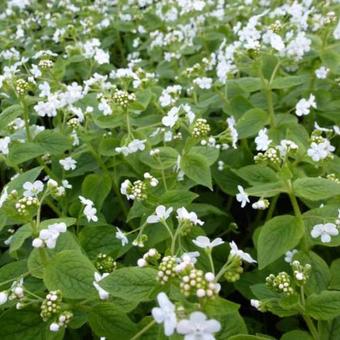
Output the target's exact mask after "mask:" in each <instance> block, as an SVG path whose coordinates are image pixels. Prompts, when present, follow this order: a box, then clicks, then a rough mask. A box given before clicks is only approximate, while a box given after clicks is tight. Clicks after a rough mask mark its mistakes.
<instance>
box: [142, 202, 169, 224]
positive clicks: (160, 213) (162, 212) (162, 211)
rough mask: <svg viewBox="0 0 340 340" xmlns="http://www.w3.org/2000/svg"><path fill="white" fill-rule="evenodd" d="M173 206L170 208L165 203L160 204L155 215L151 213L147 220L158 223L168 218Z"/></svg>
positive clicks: (150, 222)
mask: <svg viewBox="0 0 340 340" xmlns="http://www.w3.org/2000/svg"><path fill="white" fill-rule="evenodd" d="M172 211H173V208H171V207H170V208H168V209H166V207H165V206H164V205H159V206H158V207H157V208H156V210H155V214H154V215H150V216H149V217H148V218H147V220H146V222H147V223H149V224H153V223H158V222H160V221H161V220H164V221H165V220H166V219H168V217H169V216H170V214H171V213H172Z"/></svg>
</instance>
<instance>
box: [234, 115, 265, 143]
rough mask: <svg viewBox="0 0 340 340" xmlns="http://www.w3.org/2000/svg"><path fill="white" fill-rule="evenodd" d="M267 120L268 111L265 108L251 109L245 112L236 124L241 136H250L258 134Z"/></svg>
mask: <svg viewBox="0 0 340 340" xmlns="http://www.w3.org/2000/svg"><path fill="white" fill-rule="evenodd" d="M267 121H268V113H267V112H266V111H264V110H260V109H251V110H249V111H247V112H245V113H244V114H243V115H242V117H241V118H240V119H239V121H238V122H237V125H236V129H237V131H238V134H239V138H248V137H252V136H254V135H256V134H257V133H258V131H259V130H260V129H261V128H263V126H264V125H265V124H266V123H267Z"/></svg>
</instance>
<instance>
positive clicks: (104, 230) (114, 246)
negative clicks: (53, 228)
mask: <svg viewBox="0 0 340 340" xmlns="http://www.w3.org/2000/svg"><path fill="white" fill-rule="evenodd" d="M79 242H80V244H81V246H82V248H83V249H84V250H85V252H86V253H87V255H88V256H89V257H90V258H93V259H95V258H96V256H97V255H98V254H99V253H104V254H109V255H110V256H113V257H117V256H121V255H123V254H124V253H126V252H127V251H128V250H129V249H130V246H129V245H126V246H125V247H122V244H121V242H120V241H119V240H118V239H117V238H116V228H114V227H113V226H108V225H105V226H88V227H85V228H84V229H82V231H81V232H80V233H79Z"/></svg>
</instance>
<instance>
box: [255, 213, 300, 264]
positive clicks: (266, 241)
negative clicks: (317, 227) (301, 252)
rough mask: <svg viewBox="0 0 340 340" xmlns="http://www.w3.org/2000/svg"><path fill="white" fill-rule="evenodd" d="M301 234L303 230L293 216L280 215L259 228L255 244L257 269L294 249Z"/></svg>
mask: <svg viewBox="0 0 340 340" xmlns="http://www.w3.org/2000/svg"><path fill="white" fill-rule="evenodd" d="M303 234H304V228H303V226H302V225H301V223H299V220H298V219H297V218H296V217H294V216H290V215H282V216H277V217H274V218H272V219H271V220H270V221H268V222H267V223H266V224H265V225H264V226H263V227H262V228H261V231H260V235H259V238H258V242H257V252H258V261H259V269H262V268H264V267H266V266H267V265H269V264H270V263H272V262H274V261H275V260H276V259H278V258H279V257H280V256H282V255H283V254H285V253H286V252H287V251H288V250H290V249H292V248H294V247H295V246H296V245H297V244H298V243H299V241H300V239H301V237H302V236H303Z"/></svg>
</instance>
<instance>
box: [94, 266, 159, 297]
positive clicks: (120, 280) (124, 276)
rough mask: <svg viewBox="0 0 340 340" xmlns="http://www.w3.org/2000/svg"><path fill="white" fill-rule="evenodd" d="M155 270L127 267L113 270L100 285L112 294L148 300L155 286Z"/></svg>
mask: <svg viewBox="0 0 340 340" xmlns="http://www.w3.org/2000/svg"><path fill="white" fill-rule="evenodd" d="M156 277H157V271H156V270H154V269H151V268H138V267H129V268H121V269H118V270H116V271H114V272H113V273H112V274H110V275H109V276H108V277H106V278H105V279H104V280H103V281H101V283H100V285H101V286H102V287H103V288H104V289H106V290H107V291H108V292H109V293H110V294H112V296H116V297H120V298H123V299H126V300H132V301H136V302H141V301H147V300H150V299H151V298H152V297H151V293H152V291H153V290H154V288H155V286H157V281H156Z"/></svg>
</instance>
